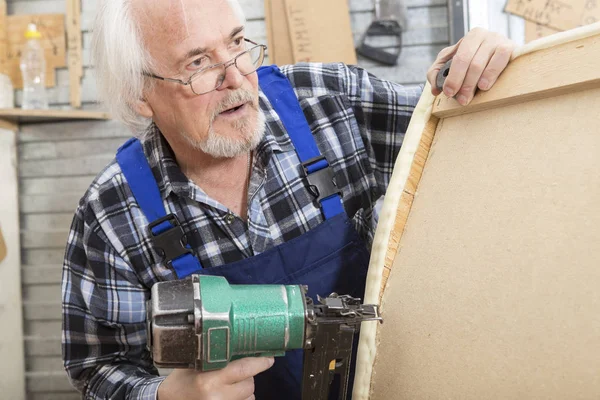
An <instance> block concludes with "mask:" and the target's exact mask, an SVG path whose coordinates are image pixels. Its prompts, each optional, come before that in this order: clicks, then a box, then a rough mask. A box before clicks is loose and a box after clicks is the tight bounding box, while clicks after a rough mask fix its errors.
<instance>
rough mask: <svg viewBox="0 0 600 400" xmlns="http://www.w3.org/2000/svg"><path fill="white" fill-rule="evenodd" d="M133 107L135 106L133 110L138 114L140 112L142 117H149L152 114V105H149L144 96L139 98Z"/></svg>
mask: <svg viewBox="0 0 600 400" xmlns="http://www.w3.org/2000/svg"><path fill="white" fill-rule="evenodd" d="M134 108H135V111H136V112H137V113H138V114H140V115H141V116H142V117H146V118H149V119H151V118H152V117H153V116H154V111H153V110H152V107H150V104H149V103H148V100H146V99H144V98H142V99H139V100H138V101H137V102H136V103H135V104H134Z"/></svg>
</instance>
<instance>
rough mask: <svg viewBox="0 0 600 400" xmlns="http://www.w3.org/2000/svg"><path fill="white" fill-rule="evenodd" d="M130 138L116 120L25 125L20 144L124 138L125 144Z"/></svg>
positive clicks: (128, 132)
mask: <svg viewBox="0 0 600 400" xmlns="http://www.w3.org/2000/svg"><path fill="white" fill-rule="evenodd" d="M130 137H131V131H129V129H127V128H126V127H125V125H123V124H122V123H121V122H119V121H116V120H104V121H100V120H98V121H96V120H90V121H70V122H62V123H40V124H31V125H23V126H21V130H20V132H19V135H18V139H19V143H26V142H48V141H65V140H66V141H72V140H85V139H102V138H107V139H108V138H122V139H123V143H125V141H126V139H128V138H130ZM94 175H95V174H94Z"/></svg>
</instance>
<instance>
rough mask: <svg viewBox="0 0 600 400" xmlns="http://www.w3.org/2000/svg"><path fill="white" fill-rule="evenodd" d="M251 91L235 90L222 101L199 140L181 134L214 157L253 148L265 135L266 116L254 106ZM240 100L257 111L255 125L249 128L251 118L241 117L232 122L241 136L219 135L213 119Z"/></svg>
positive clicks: (222, 156) (235, 154) (234, 154)
mask: <svg viewBox="0 0 600 400" xmlns="http://www.w3.org/2000/svg"><path fill="white" fill-rule="evenodd" d="M253 100H254V99H253V96H252V93H251V92H247V91H239V90H238V91H237V92H234V93H232V94H231V95H230V96H229V97H228V98H227V99H225V100H224V101H223V103H222V104H221V105H220V106H219V107H218V108H217V109H215V111H214V112H213V113H212V115H211V118H210V124H209V128H208V135H207V137H206V139H204V140H202V141H200V140H197V139H195V138H192V137H190V136H189V135H186V134H185V133H184V134H183V137H184V138H185V139H186V141H187V142H188V143H189V144H190V146H192V147H193V148H195V149H198V150H201V151H202V152H203V153H205V154H208V155H210V156H212V157H215V158H233V157H237V156H240V155H242V154H246V153H249V152H250V151H252V150H254V149H255V148H256V147H257V146H258V144H259V143H260V141H261V140H262V138H263V136H264V135H265V122H266V117H265V114H264V112H263V111H262V110H261V109H260V108H259V107H256V106H255V103H254V101H253ZM240 101H248V104H247V106H249V107H252V108H253V109H255V110H256V111H257V115H256V125H255V127H254V129H253V130H251V131H250V129H251V119H250V118H241V119H239V120H237V121H235V122H234V124H233V129H234V130H236V131H238V132H240V133H241V136H242V138H235V137H229V136H224V135H220V134H218V133H217V132H215V130H214V129H213V121H214V120H215V118H216V117H217V116H218V115H219V114H220V113H221V112H222V111H224V110H227V109H228V108H229V107H231V106H232V105H234V104H236V103H237V102H240Z"/></svg>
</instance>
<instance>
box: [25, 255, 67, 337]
mask: <svg viewBox="0 0 600 400" xmlns="http://www.w3.org/2000/svg"><path fill="white" fill-rule="evenodd" d="M21 274H22V279H23V284H24V285H40V284H48V283H56V282H60V281H61V277H62V265H58V264H57V265H24V266H23V267H22V268H21ZM25 332H27V330H25Z"/></svg>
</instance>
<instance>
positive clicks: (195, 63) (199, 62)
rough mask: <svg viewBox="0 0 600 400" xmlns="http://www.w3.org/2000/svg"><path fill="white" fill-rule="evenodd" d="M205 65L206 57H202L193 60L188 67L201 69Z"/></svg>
mask: <svg viewBox="0 0 600 400" xmlns="http://www.w3.org/2000/svg"><path fill="white" fill-rule="evenodd" d="M203 65H204V57H200V58H197V59H195V60H194V61H192V62H191V63H190V64H189V65H188V67H189V68H192V69H199V68H201V67H202V66H203Z"/></svg>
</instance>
